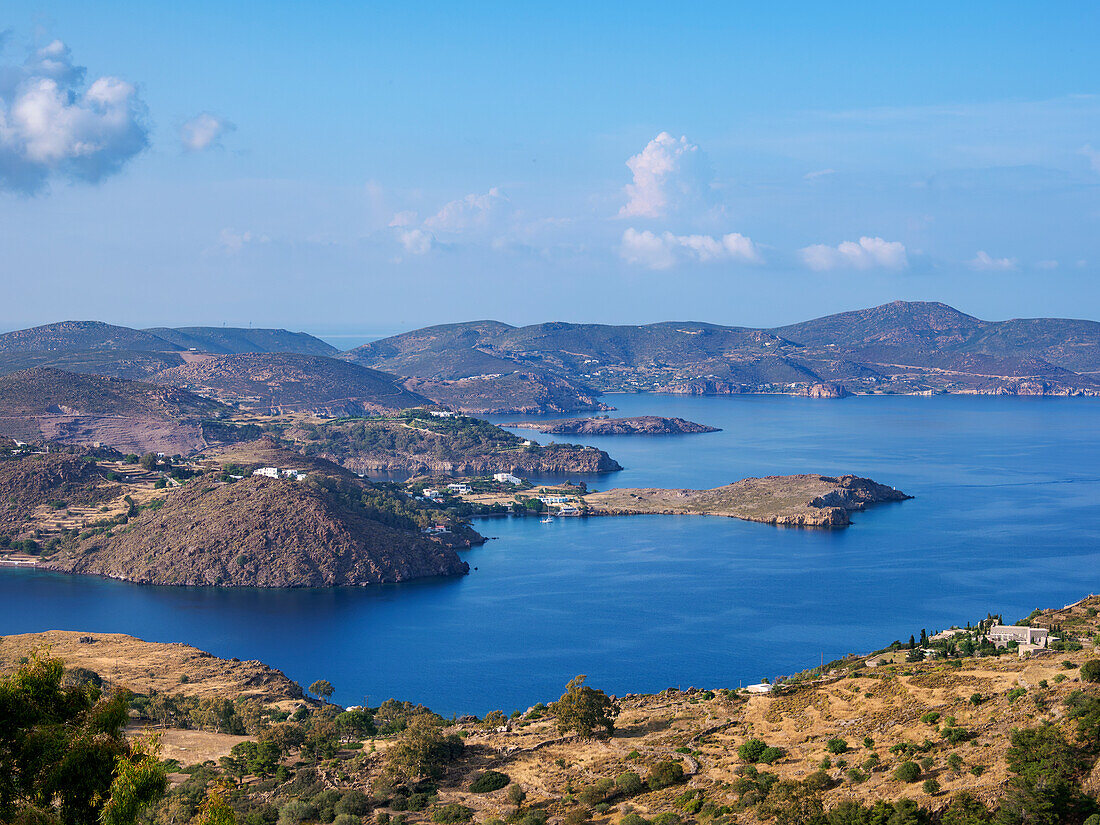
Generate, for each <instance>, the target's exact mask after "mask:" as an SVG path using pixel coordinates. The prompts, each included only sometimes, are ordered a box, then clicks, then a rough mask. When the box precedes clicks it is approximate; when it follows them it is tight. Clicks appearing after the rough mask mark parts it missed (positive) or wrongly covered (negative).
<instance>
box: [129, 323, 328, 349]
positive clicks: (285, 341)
mask: <svg viewBox="0 0 1100 825" xmlns="http://www.w3.org/2000/svg"><path fill="white" fill-rule="evenodd" d="M145 332H148V333H150V334H152V335H156V336H157V337H158V338H161V339H163V340H165V341H168V342H169V343H171V344H173V345H175V346H177V347H179V348H180V349H186V350H196V351H198V352H213V353H219V354H222V355H227V354H238V353H243V352H293V353H298V354H300V355H335V354H336V353H337V352H339V350H337V349H336V347H334V346H332V345H331V344H326V343H325V342H324V341H322V340H321V339H320V338H316V337H314V336H312V335H309V334H308V333H305V332H289V331H287V330H285V329H251V328H250V329H243V328H240V327H176V328H172V327H153V328H151V329H147V330H145Z"/></svg>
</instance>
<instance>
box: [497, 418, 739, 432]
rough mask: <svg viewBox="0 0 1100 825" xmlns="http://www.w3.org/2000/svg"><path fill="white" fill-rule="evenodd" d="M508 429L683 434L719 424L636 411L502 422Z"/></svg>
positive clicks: (712, 430) (710, 430) (701, 430)
mask: <svg viewBox="0 0 1100 825" xmlns="http://www.w3.org/2000/svg"><path fill="white" fill-rule="evenodd" d="M503 426H505V427H507V428H509V429H521V430H535V431H536V432H540V433H553V434H555V435H674V434H675V435H681V434H684V433H716V432H718V429H719V428H717V427H708V426H707V425H706V424H696V423H695V422H694V421H688V420H686V419H683V418H662V417H661V416H657V415H636V416H631V417H628V418H608V417H607V416H600V417H598V418H562V419H558V420H555V421H526V422H518V423H516V424H505V425H503Z"/></svg>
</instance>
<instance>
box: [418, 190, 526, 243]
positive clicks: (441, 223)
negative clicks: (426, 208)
mask: <svg viewBox="0 0 1100 825" xmlns="http://www.w3.org/2000/svg"><path fill="white" fill-rule="evenodd" d="M510 211H511V202H510V201H509V200H508V198H507V197H505V195H504V194H503V193H502V192H501V191H500V190H499V189H497V188H496V187H495V186H494V187H493V188H492V189H490V190H489V191H488V192H486V193H485V194H484V195H479V194H476V193H475V194H470V195H467V196H466V197H464V198H460V199H459V200H454V201H451V202H450V203H448V204H446V205H445V206H444V207H443V208H442V209H440V210H439V212H437V213H436V214H435V215H432V216H431V217H430V218H428V219H427V220H426V221H424V226H426V227H428V228H429V229H435V230H441V231H444V232H464V231H467V230H470V229H485V228H488V227H489V226H490V225H492V224H494V223H496V222H498V221H499V220H501V219H502V218H504V217H505V216H507V214H508V213H509V212H510Z"/></svg>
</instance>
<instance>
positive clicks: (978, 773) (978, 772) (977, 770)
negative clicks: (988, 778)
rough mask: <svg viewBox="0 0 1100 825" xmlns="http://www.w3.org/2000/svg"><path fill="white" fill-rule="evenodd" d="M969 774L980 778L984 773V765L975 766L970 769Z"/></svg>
mask: <svg viewBox="0 0 1100 825" xmlns="http://www.w3.org/2000/svg"><path fill="white" fill-rule="evenodd" d="M970 772H971V773H972V774H974V776H981V775H982V774H983V773H985V765H975V766H974V767H972V768H971V769H970Z"/></svg>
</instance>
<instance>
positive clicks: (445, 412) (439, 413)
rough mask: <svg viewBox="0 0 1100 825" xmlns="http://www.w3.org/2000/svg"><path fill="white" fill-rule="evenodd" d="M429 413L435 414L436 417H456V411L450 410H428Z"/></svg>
mask: <svg viewBox="0 0 1100 825" xmlns="http://www.w3.org/2000/svg"><path fill="white" fill-rule="evenodd" d="M428 412H429V414H431V415H434V416H435V417H436V418H454V417H455V415H456V413H453V412H451V411H450V410H428Z"/></svg>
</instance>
